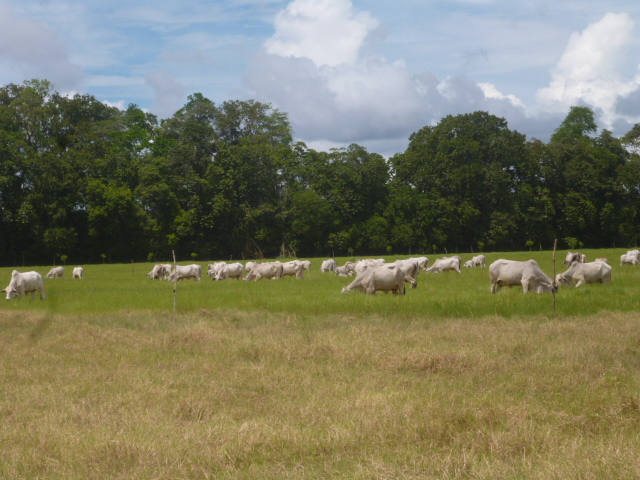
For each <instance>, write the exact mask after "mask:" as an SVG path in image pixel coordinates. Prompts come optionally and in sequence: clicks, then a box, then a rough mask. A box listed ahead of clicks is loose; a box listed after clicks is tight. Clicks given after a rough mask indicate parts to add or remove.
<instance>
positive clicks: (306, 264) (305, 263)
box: [301, 260, 311, 270]
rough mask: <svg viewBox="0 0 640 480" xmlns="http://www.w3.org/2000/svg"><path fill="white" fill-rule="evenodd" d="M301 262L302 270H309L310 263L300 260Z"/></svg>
mask: <svg viewBox="0 0 640 480" xmlns="http://www.w3.org/2000/svg"><path fill="white" fill-rule="evenodd" d="M301 261H302V268H304V269H305V270H311V262H310V261H309V260H301Z"/></svg>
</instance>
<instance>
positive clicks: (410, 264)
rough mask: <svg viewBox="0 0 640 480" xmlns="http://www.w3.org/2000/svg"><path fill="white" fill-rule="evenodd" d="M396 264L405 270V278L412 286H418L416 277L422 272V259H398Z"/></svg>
mask: <svg viewBox="0 0 640 480" xmlns="http://www.w3.org/2000/svg"><path fill="white" fill-rule="evenodd" d="M395 264H396V265H398V266H399V267H400V268H401V269H402V271H403V272H404V280H405V282H407V283H410V284H411V287H410V288H416V287H417V286H418V282H417V281H416V278H417V277H418V275H419V274H420V261H419V260H418V259H417V258H407V259H404V260H396V261H395Z"/></svg>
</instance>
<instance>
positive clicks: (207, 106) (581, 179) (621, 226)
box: [0, 80, 640, 266]
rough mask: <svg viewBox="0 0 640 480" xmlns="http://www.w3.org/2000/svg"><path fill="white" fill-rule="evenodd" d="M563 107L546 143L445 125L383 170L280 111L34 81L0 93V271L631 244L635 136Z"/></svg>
mask: <svg viewBox="0 0 640 480" xmlns="http://www.w3.org/2000/svg"><path fill="white" fill-rule="evenodd" d="M595 118H596V117H595V114H594V112H593V111H592V110H591V109H590V108H588V107H584V106H574V107H572V108H571V109H570V110H569V112H568V114H567V116H566V118H565V119H564V121H563V122H562V123H561V124H560V125H558V126H557V128H556V129H555V132H554V134H553V135H552V136H551V138H550V140H549V142H547V143H545V142H543V141H540V140H538V139H527V138H526V136H525V135H523V134H521V133H519V132H517V131H514V130H511V129H509V127H508V124H507V122H506V120H504V119H503V118H499V117H496V116H494V115H491V114H489V113H487V112H483V111H477V112H473V113H468V114H461V115H455V116H453V115H452V116H447V117H445V118H443V119H441V121H440V122H439V123H438V124H437V125H435V126H424V127H423V128H421V129H420V130H419V131H417V132H414V133H413V134H412V135H411V136H410V137H409V143H408V147H407V149H406V151H404V152H401V153H397V154H395V155H393V156H392V157H391V158H388V159H386V158H384V157H383V156H382V155H380V154H377V153H374V152H368V151H367V149H366V148H364V147H362V146H360V145H357V144H352V145H350V146H348V147H346V148H340V149H332V150H330V151H328V152H319V151H315V150H313V149H310V148H308V147H307V146H306V145H305V144H304V143H302V142H300V141H296V140H295V139H294V132H293V130H292V127H291V125H290V122H289V120H288V116H287V114H286V113H285V112H281V111H279V110H278V109H276V108H273V107H272V106H271V105H269V104H264V103H260V102H257V101H254V100H230V101H225V102H223V103H222V104H219V105H216V104H215V103H214V102H213V101H211V100H209V99H207V98H206V97H204V96H203V95H202V94H200V93H194V94H192V95H190V96H189V97H188V99H187V102H186V104H185V105H184V106H183V107H182V108H181V109H180V110H178V111H177V112H176V113H175V114H174V115H173V116H172V117H171V118H167V119H158V118H157V117H156V116H154V115H152V114H150V113H147V112H145V111H143V110H142V109H141V108H139V107H138V106H137V105H129V106H128V108H127V109H126V110H120V109H118V108H115V107H111V106H108V105H106V104H104V103H102V102H100V101H99V100H97V99H96V98H95V97H93V96H91V95H82V94H76V95H73V96H66V95H62V94H60V93H59V92H56V91H55V88H54V86H53V85H52V84H51V83H50V82H48V81H47V80H29V81H25V82H24V83H23V84H21V85H16V84H9V85H5V86H3V87H1V88H0V264H1V265H4V266H11V265H15V266H17V265H28V264H32V265H35V264H50V263H54V264H55V263H66V262H67V261H69V262H71V263H77V264H80V263H103V262H131V261H136V262H138V261H156V260H158V261H160V260H170V259H171V258H172V251H175V254H176V257H177V259H178V261H185V260H191V259H193V260H195V261H197V260H207V259H230V258H233V259H243V258H244V259H248V258H263V257H277V256H299V257H303V256H304V257H317V256H338V255H340V256H346V255H349V256H365V255H385V254H438V253H453V252H475V251H498V250H499V251H522V250H530V249H536V250H537V249H549V248H552V247H553V241H554V239H558V241H559V247H560V248H570V249H575V248H583V247H584V248H609V247H631V246H636V245H637V243H638V240H640V212H639V211H638V209H639V207H640V156H639V155H638V152H639V151H640V150H639V147H640V125H636V126H634V128H633V129H631V131H629V132H628V133H627V134H625V135H624V136H623V137H621V138H617V137H614V136H613V135H612V133H611V132H610V131H608V130H606V129H603V130H601V131H599V128H598V125H597V123H596V120H595Z"/></svg>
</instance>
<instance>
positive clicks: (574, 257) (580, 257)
mask: <svg viewBox="0 0 640 480" xmlns="http://www.w3.org/2000/svg"><path fill="white" fill-rule="evenodd" d="M586 261H587V256H586V255H584V254H582V253H578V252H567V256H566V257H565V259H564V262H563V265H566V266H567V267H569V266H570V265H571V264H572V263H573V262H580V263H585V262H586Z"/></svg>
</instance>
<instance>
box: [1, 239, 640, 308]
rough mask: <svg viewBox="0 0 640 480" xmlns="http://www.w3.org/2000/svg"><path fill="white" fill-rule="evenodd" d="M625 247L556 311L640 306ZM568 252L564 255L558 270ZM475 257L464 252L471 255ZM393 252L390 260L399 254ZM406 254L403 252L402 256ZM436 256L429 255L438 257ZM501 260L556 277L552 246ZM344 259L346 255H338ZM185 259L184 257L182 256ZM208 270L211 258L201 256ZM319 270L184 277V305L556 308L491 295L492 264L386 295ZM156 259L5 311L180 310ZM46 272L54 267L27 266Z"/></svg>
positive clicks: (66, 284) (535, 299)
mask: <svg viewBox="0 0 640 480" xmlns="http://www.w3.org/2000/svg"><path fill="white" fill-rule="evenodd" d="M625 251H626V250H622V249H618V250H591V251H590V250H587V251H585V252H586V254H587V256H588V258H589V259H595V258H596V257H601V256H605V257H607V258H609V263H610V264H611V265H612V266H613V273H612V279H613V280H612V284H611V285H604V286H603V285H586V286H583V287H581V288H579V289H574V288H570V287H563V288H562V289H561V290H560V292H559V293H558V294H557V296H556V312H557V314H563V315H579V314H584V315H588V314H591V313H596V312H599V311H607V310H616V311H637V310H640V295H637V294H636V290H637V285H638V283H640V268H634V267H632V266H624V267H621V266H620V265H619V258H620V254H621V253H624V252H625ZM565 253H566V252H564V251H563V252H559V253H558V255H557V259H556V263H557V272H558V273H559V272H561V271H564V269H565V267H563V266H562V261H563V260H564V255H565ZM470 257H471V255H463V258H464V259H467V258H470ZM393 258H394V257H390V258H389V260H393ZM398 258H400V257H398ZM436 258H438V257H437V256H430V259H431V262H432V263H433V261H435V260H436ZM498 258H508V259H513V260H526V259H529V258H534V259H535V260H537V261H538V263H539V264H540V266H541V268H542V269H543V270H544V271H545V272H546V273H547V274H549V275H551V274H552V272H553V261H552V253H551V252H515V253H508V254H505V253H502V254H487V265H489V264H490V263H491V262H492V261H494V260H496V259H498ZM337 260H338V263H339V264H343V263H344V262H345V261H346V259H345V258H340V259H337ZM183 263H184V262H183ZM201 263H202V264H203V265H204V269H205V270H206V263H204V262H201ZM312 263H313V266H312V270H311V271H310V272H307V273H306V274H305V278H304V279H303V280H296V279H294V278H293V277H287V278H284V279H282V280H281V281H269V280H261V281H259V282H244V281H236V280H226V281H221V282H214V281H211V280H210V279H209V278H206V277H205V278H203V280H202V281H200V282H195V281H193V280H183V281H181V282H179V283H178V292H177V310H178V311H179V312H197V311H198V310H200V309H205V310H224V311H236V310H240V311H246V312H253V311H267V312H276V313H277V312H287V313H294V314H297V315H335V314H348V315H356V316H367V315H372V314H375V315H393V316H398V315H406V316H408V317H414V316H416V315H417V316H427V317H444V318H456V317H482V316H486V315H499V316H504V317H509V316H512V315H539V314H549V313H551V312H552V308H553V297H552V295H549V294H546V295H537V294H533V293H530V294H528V295H523V294H522V289H521V288H519V287H516V288H512V289H509V288H505V289H503V290H502V291H501V292H499V293H497V294H495V295H491V294H490V292H489V287H490V283H489V273H488V267H487V268H486V269H481V268H475V269H463V273H462V274H456V273H443V274H426V273H424V272H423V273H421V274H420V275H419V277H418V288H417V289H415V290H407V295H406V296H405V297H395V298H394V297H392V296H391V295H384V294H379V295H377V296H376V297H371V296H365V295H362V294H358V293H356V292H352V293H350V294H348V295H342V294H341V290H342V287H344V286H345V285H347V284H348V283H349V282H350V281H351V280H353V278H343V277H337V276H336V275H333V274H331V273H320V272H319V267H320V263H321V261H320V259H314V260H313V262H312ZM151 268H152V264H135V265H131V264H121V265H87V266H85V279H84V280H74V279H72V278H71V275H70V274H71V270H72V266H69V267H68V268H67V272H66V273H65V276H64V277H62V278H60V279H45V288H46V290H47V295H48V298H47V300H46V301H45V302H39V301H36V302H32V301H30V299H24V300H22V301H20V302H18V301H15V300H14V301H11V302H0V310H8V311H18V310H28V311H47V312H50V313H103V312H117V311H141V310H144V311H173V284H172V283H170V282H164V281H152V280H151V279H149V278H147V277H146V274H147V273H148V272H149V271H150V270H151ZM32 269H34V270H36V271H39V272H40V273H42V274H43V275H44V274H46V273H47V271H48V270H49V267H28V268H25V269H19V270H21V271H24V270H32ZM11 270H12V268H2V269H0V279H2V278H4V279H5V280H4V281H5V282H6V284H8V283H9V279H10V275H11Z"/></svg>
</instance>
